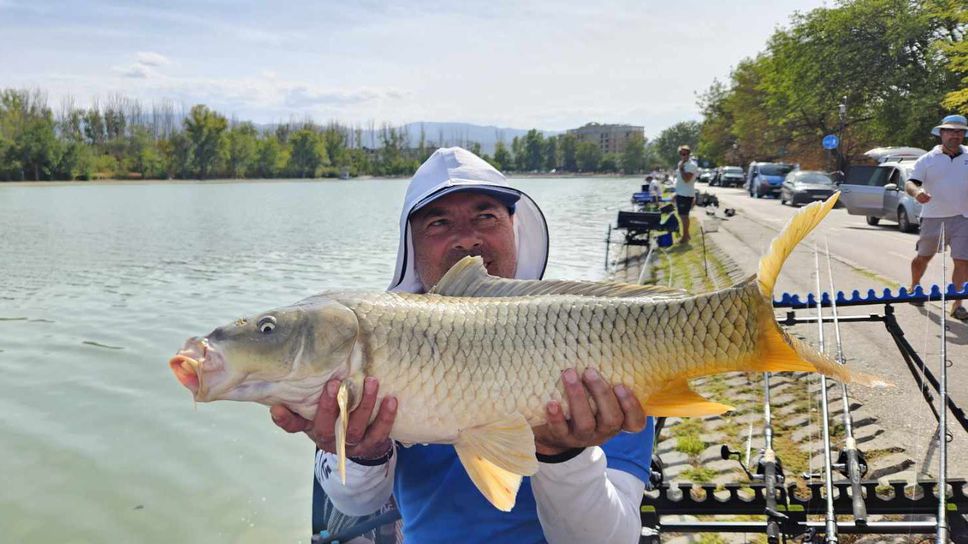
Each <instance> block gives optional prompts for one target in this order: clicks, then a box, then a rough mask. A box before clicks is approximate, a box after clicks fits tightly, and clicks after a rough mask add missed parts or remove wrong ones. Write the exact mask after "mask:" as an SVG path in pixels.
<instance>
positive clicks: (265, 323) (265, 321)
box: [257, 315, 276, 334]
mask: <svg viewBox="0 0 968 544" xmlns="http://www.w3.org/2000/svg"><path fill="white" fill-rule="evenodd" d="M257 326H258V328H259V332H261V333H262V334H269V333H271V332H272V331H274V330H275V329H276V318H274V317H272V316H271V315H267V316H265V317H263V318H262V319H260V320H259V323H258V325H257Z"/></svg>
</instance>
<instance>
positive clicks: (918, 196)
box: [914, 189, 931, 204]
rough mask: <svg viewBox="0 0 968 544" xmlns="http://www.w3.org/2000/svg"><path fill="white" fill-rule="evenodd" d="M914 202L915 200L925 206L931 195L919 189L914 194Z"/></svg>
mask: <svg viewBox="0 0 968 544" xmlns="http://www.w3.org/2000/svg"><path fill="white" fill-rule="evenodd" d="M914 200H917V201H918V202H920V203H921V204H927V203H928V202H929V201H930V200H931V194H930V193H928V192H927V191H925V190H924V189H920V190H918V192H917V193H915V195H914Z"/></svg>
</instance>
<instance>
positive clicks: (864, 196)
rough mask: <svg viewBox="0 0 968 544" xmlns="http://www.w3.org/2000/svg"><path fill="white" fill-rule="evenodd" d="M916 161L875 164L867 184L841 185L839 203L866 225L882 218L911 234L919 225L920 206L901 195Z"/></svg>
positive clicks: (910, 198)
mask: <svg viewBox="0 0 968 544" xmlns="http://www.w3.org/2000/svg"><path fill="white" fill-rule="evenodd" d="M914 161H915V159H900V160H896V161H888V162H884V163H882V164H879V165H877V168H875V169H874V173H873V174H871V176H870V179H868V180H867V182H866V183H863V184H861V183H842V184H841V185H840V202H842V203H843V205H844V206H845V207H846V208H847V213H849V214H850V215H863V216H864V217H866V218H867V224H868V225H877V224H878V223H880V222H881V219H887V220H888V221H897V226H898V228H899V229H901V231H903V232H913V231H915V230H917V229H918V227H919V226H920V224H921V204H919V203H918V201H917V200H914V198H912V197H911V196H910V195H908V194H907V193H905V192H904V184H905V183H906V182H907V180H908V177H909V176H910V175H911V169H912V168H913V167H914Z"/></svg>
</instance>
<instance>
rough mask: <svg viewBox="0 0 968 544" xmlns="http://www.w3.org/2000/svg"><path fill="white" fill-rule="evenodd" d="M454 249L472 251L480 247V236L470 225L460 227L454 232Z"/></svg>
mask: <svg viewBox="0 0 968 544" xmlns="http://www.w3.org/2000/svg"><path fill="white" fill-rule="evenodd" d="M453 244H454V249H472V248H476V247H479V246H480V245H481V235H480V233H478V232H477V229H475V228H474V227H473V226H472V225H461V226H460V227H458V228H457V229H456V230H455V231H454V238H453Z"/></svg>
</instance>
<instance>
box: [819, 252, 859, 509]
mask: <svg viewBox="0 0 968 544" xmlns="http://www.w3.org/2000/svg"><path fill="white" fill-rule="evenodd" d="M824 246H825V248H824V249H825V251H826V252H827V278H828V279H829V280H830V292H831V293H834V292H836V291H834V273H833V268H832V266H831V259H830V244H829V241H828V240H827V239H824ZM830 310H831V314H832V317H833V324H834V335H835V337H836V340H837V362H838V363H840V364H842V365H845V364H847V358H846V357H844V343H843V340H842V339H841V336H840V321H839V318H838V315H837V301H836V300H835V299H832V300H831V304H830ZM821 327H823V324H822V322H821ZM840 398H841V399H842V400H843V404H844V408H843V410H844V411H843V414H842V415H843V421H844V434H845V435H846V436H845V438H844V449H842V450H841V451H840V455H839V456H838V458H837V464H836V465H835V466H836V468H837V469H838V470H840V471H841V472H842V473H844V474H845V475H846V476H847V479H848V480H850V495H851V499H852V501H851V507H852V510H853V512H854V522H856V523H858V524H866V523H867V505H866V504H864V491H863V488H862V487H861V485H860V480H861V478H862V477H863V476H864V474H865V473H866V472H867V460H866V459H864V454H863V453H862V452H861V451H860V450H858V449H857V441H856V440H854V418H853V416H852V415H851V414H850V397H849V396H848V394H847V384H845V383H844V382H840Z"/></svg>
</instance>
